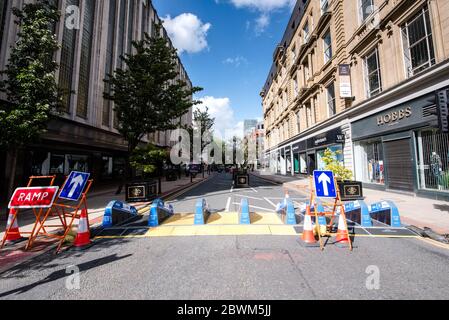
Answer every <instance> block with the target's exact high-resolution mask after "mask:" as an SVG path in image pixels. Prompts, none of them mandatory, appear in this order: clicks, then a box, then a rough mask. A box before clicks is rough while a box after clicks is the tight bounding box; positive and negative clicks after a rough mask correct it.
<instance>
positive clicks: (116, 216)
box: [102, 200, 138, 228]
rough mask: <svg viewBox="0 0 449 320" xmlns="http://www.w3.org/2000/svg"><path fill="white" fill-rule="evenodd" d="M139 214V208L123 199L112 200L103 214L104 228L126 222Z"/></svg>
mask: <svg viewBox="0 0 449 320" xmlns="http://www.w3.org/2000/svg"><path fill="white" fill-rule="evenodd" d="M137 214H138V212H137V209H136V208H135V207H133V206H130V205H129V204H127V203H125V202H121V201H117V200H114V201H111V202H109V204H108V205H107V206H106V209H105V210H104V216H103V224H102V226H103V228H110V227H113V226H115V225H116V224H119V223H122V222H125V221H126V220H129V219H131V218H133V217H136V216H137Z"/></svg>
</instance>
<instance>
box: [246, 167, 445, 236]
mask: <svg viewBox="0 0 449 320" xmlns="http://www.w3.org/2000/svg"><path fill="white" fill-rule="evenodd" d="M253 174H254V175H256V176H258V177H260V178H262V179H267V180H270V181H273V182H277V183H280V184H283V185H284V187H285V188H288V189H291V190H295V191H298V192H300V193H303V194H305V195H309V194H310V187H309V179H308V178H302V179H298V177H291V176H290V177H287V176H279V175H266V174H265V173H263V174H261V173H259V172H253ZM363 194H364V196H365V201H366V203H367V204H368V205H369V204H371V203H374V202H378V201H383V200H391V201H393V202H394V203H395V204H396V205H397V206H398V209H399V214H400V215H401V220H402V223H403V224H405V225H414V226H416V227H419V228H421V229H423V228H424V227H429V228H431V229H433V230H434V231H435V232H437V233H439V234H449V202H445V201H437V200H432V199H426V198H418V197H413V196H409V195H404V194H400V193H394V192H386V191H379V190H371V189H367V188H364V189H363Z"/></svg>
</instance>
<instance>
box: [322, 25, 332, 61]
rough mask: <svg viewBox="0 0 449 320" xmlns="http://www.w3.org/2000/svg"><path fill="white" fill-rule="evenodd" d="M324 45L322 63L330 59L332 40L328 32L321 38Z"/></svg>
mask: <svg viewBox="0 0 449 320" xmlns="http://www.w3.org/2000/svg"><path fill="white" fill-rule="evenodd" d="M323 43H324V63H326V62H328V61H329V60H330V59H332V38H331V32H330V30H329V31H327V32H326V34H325V35H324V38H323Z"/></svg>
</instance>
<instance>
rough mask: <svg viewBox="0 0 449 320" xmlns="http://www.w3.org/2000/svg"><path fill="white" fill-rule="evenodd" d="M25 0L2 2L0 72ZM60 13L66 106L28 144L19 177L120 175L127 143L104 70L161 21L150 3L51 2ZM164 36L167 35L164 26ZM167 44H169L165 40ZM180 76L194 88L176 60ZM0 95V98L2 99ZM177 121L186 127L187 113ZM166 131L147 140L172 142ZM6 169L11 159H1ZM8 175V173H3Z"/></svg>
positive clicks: (128, 0) (105, 177)
mask: <svg viewBox="0 0 449 320" xmlns="http://www.w3.org/2000/svg"><path fill="white" fill-rule="evenodd" d="M23 2H24V1H23V0H0V14H1V17H0V28H1V30H2V32H0V36H1V37H2V38H1V47H0V69H2V70H3V69H4V68H5V65H6V64H7V61H8V57H9V54H10V50H11V49H10V47H11V46H13V45H14V43H15V41H16V39H17V31H18V30H17V26H16V25H15V24H14V21H13V20H14V17H13V15H12V13H11V8H12V7H18V8H20V7H21V6H22V5H23ZM54 3H55V4H56V5H57V6H58V8H59V10H60V12H61V19H60V21H59V23H58V24H57V25H56V29H55V32H56V35H57V38H58V42H59V43H60V44H61V49H60V50H59V51H58V52H57V54H56V57H55V58H56V61H57V62H58V64H59V65H60V67H59V71H58V73H57V81H58V83H59V86H60V87H61V88H62V89H64V90H65V91H67V92H70V91H71V92H72V93H71V94H68V95H66V96H65V97H64V100H63V102H64V107H65V108H64V110H63V112H62V113H61V114H60V115H59V116H58V117H57V118H56V119H53V120H51V122H50V123H49V125H48V131H47V132H46V133H45V134H44V135H43V136H42V139H41V142H40V143H38V144H35V145H31V146H29V148H27V150H24V151H23V153H22V154H21V155H20V157H19V162H18V168H17V169H18V172H17V179H18V181H19V182H23V181H24V179H26V178H27V177H28V176H29V175H32V174H33V175H46V174H58V175H65V174H68V173H69V172H70V171H71V170H78V171H89V172H91V173H92V175H93V178H94V179H95V180H96V181H97V182H99V181H102V180H109V179H112V178H115V177H118V176H119V175H120V174H121V173H122V172H123V168H124V165H125V156H126V152H127V144H126V142H125V141H124V140H123V138H122V137H121V135H120V134H119V133H118V131H117V129H116V128H117V121H116V119H115V115H114V111H113V105H112V103H111V102H110V101H108V100H105V99H104V98H103V92H105V91H107V90H108V88H107V87H105V82H104V81H103V80H104V79H105V78H106V77H107V74H111V73H113V71H114V70H115V69H116V68H120V67H122V61H121V59H120V55H123V54H126V53H130V52H131V50H132V43H131V42H132V41H133V40H140V39H142V38H143V34H144V33H145V32H147V33H148V34H150V35H154V32H155V30H156V29H155V25H156V24H158V23H160V22H161V20H160V18H159V17H158V15H157V12H156V10H155V8H154V7H153V5H152V2H151V0H144V1H142V0H110V1H98V0H55V1H54ZM161 33H163V36H165V37H166V38H167V39H169V38H168V36H167V33H166V31H165V30H164V29H162V30H161ZM170 43H171V42H170ZM177 64H178V77H179V78H180V79H182V80H184V81H185V82H186V83H187V85H188V86H191V85H192V84H191V82H190V80H189V77H188V75H187V73H186V71H185V69H184V67H183V65H182V62H181V61H180V60H179V61H177ZM0 98H3V99H4V98H5V97H4V96H3V97H0ZM173 121H174V122H176V123H177V122H181V123H182V124H191V122H192V110H190V111H189V112H188V113H187V114H185V115H184V116H183V117H182V118H181V119H173ZM169 138H170V132H158V133H155V134H152V135H150V136H148V137H146V138H145V142H152V143H155V144H157V145H159V146H164V147H169V146H170V141H169ZM2 161H3V162H4V163H3V165H2V166H1V168H4V169H5V172H3V174H6V173H7V172H8V171H9V169H8V166H9V161H8V159H3V160H2ZM6 176H7V174H6Z"/></svg>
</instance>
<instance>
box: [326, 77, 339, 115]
mask: <svg viewBox="0 0 449 320" xmlns="http://www.w3.org/2000/svg"><path fill="white" fill-rule="evenodd" d="M326 93H327V110H328V114H329V117H332V116H333V115H334V114H336V113H337V110H336V106H335V85H334V83H332V84H331V85H329V86H328V87H327V88H326Z"/></svg>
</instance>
